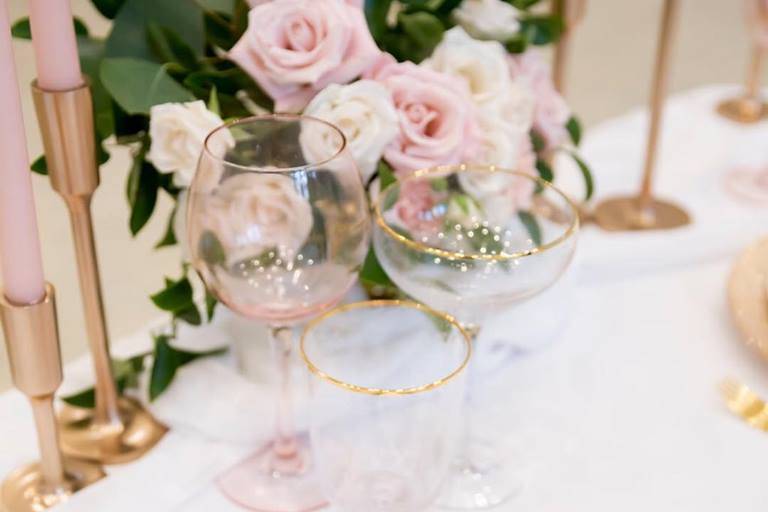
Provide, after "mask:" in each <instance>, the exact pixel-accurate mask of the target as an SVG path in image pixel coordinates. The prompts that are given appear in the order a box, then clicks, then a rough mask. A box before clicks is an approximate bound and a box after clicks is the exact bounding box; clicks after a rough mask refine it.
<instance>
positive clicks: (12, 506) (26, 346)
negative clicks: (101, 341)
mask: <svg viewBox="0 0 768 512" xmlns="http://www.w3.org/2000/svg"><path fill="white" fill-rule="evenodd" d="M0 319H2V323H3V333H4V334H5V343H6V346H7V348H8V359H9V361H10V367H11V376H12V378H13V383H14V385H15V386H16V387H17V388H18V389H19V391H21V392H22V393H24V394H25V395H26V396H27V398H28V399H29V402H30V404H31V406H32V413H33V415H34V419H35V427H36V428H37V439H38V444H39V447H40V462H36V463H34V464H30V465H28V466H25V467H22V468H20V469H18V470H16V471H14V472H13V473H11V474H10V475H9V476H8V477H7V478H6V479H5V481H4V482H3V484H2V487H1V488H0V510H8V511H9V512H39V511H41V510H43V509H46V508H49V507H52V506H54V505H57V504H59V503H61V502H63V501H66V500H67V499H68V498H69V496H71V495H72V494H73V493H75V492H77V491H78V490H80V489H82V488H83V487H86V486H88V485H90V484H92V483H93V482H96V481H97V480H100V479H101V478H103V477H104V471H102V469H101V466H99V465H98V464H95V463H93V462H87V461H83V460H77V459H71V458H64V457H62V455H61V450H60V449H59V438H58V427H57V424H56V417H55V415H54V412H53V395H54V393H55V392H56V390H57V389H58V388H59V385H61V379H62V375H61V353H60V351H59V337H58V328H57V324H56V301H55V294H54V289H53V286H51V285H50V284H49V285H47V286H46V295H45V297H44V298H43V300H41V301H40V302H39V303H37V304H32V305H17V304H12V303H11V302H10V301H9V300H7V299H6V298H5V297H4V296H2V297H0Z"/></svg>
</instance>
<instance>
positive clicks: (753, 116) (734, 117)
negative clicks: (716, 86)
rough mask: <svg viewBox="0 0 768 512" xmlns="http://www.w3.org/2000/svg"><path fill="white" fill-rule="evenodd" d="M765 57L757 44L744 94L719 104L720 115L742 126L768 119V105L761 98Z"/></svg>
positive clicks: (718, 111)
mask: <svg viewBox="0 0 768 512" xmlns="http://www.w3.org/2000/svg"><path fill="white" fill-rule="evenodd" d="M764 57H765V51H764V49H763V48H762V47H761V46H760V45H757V44H756V45H755V47H754V49H753V50H752V62H751V65H750V66H749V74H748V76H747V84H746V87H745V88H744V93H743V94H742V95H741V96H739V97H737V98H729V99H727V100H724V101H722V102H721V103H720V104H718V105H717V113H718V114H720V115H721V116H723V117H725V118H727V119H730V120H731V121H735V122H737V123H742V124H750V123H756V122H758V121H760V120H762V119H764V118H766V117H768V105H766V103H765V101H763V99H762V97H761V96H760V74H761V70H762V63H763V58H764Z"/></svg>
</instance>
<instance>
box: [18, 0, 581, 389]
mask: <svg viewBox="0 0 768 512" xmlns="http://www.w3.org/2000/svg"><path fill="white" fill-rule="evenodd" d="M92 2H93V5H94V6H95V7H96V8H97V9H98V10H99V12H100V13H101V14H102V15H104V16H105V17H107V18H109V19H112V20H113V24H112V29H111V32H110V33H109V34H108V35H107V36H106V37H105V38H96V37H93V36H91V35H90V34H89V32H88V29H87V28H86V27H85V25H84V24H83V23H82V22H80V21H79V20H75V25H76V29H77V33H78V42H79V50H80V57H81V63H82V67H83V71H84V72H85V73H86V74H87V75H88V76H89V78H90V83H91V86H92V91H93V96H94V105H95V109H94V116H95V126H96V133H95V134H94V136H95V138H96V140H97V141H98V142H99V144H98V148H99V161H100V163H104V162H106V161H107V160H108V158H109V154H108V152H107V151H105V149H104V148H103V146H104V144H105V142H106V141H112V140H114V141H116V142H117V144H120V145H124V146H128V147H130V148H131V151H132V153H133V155H134V158H133V165H132V167H131V169H130V170H129V172H128V178H127V186H126V192H127V200H128V202H129V204H130V206H131V214H130V218H129V219H128V225H129V229H130V230H131V233H132V234H133V235H137V234H138V233H139V232H141V230H142V228H143V227H144V226H145V225H146V224H147V222H148V221H149V220H150V218H151V217H152V216H153V214H154V212H155V206H156V203H157V199H158V196H159V195H160V194H164V195H167V196H168V197H170V198H171V199H172V200H173V201H174V203H175V208H174V209H173V211H172V213H171V215H170V218H169V219H168V221H167V225H168V228H167V230H166V233H165V235H164V236H163V238H162V239H161V240H159V241H158V243H157V248H158V249H159V248H163V247H168V246H172V245H176V244H180V245H182V252H185V251H184V249H183V245H184V237H185V235H184V227H183V221H184V218H183V217H184V216H183V212H184V205H185V201H186V190H187V188H188V187H189V185H190V183H191V181H192V178H193V177H194V173H195V168H196V165H197V160H198V156H199V154H200V151H201V148H202V144H203V139H204V137H205V135H206V134H207V133H208V132H209V131H211V130H212V129H213V128H215V127H216V126H218V125H220V124H221V123H222V122H224V121H226V120H230V119H234V118H239V117H244V116H249V115H253V114H262V113H268V112H303V113H305V114H307V115H311V116H315V117H318V118H322V119H325V120H327V121H330V122H332V123H334V124H335V125H337V126H339V127H340V128H341V129H342V131H343V132H344V133H345V135H346V136H347V138H348V146H349V149H350V151H351V153H352V156H353V157H354V159H355V160H356V162H357V164H358V166H359V170H360V173H361V176H362V179H363V182H364V183H366V184H367V185H371V183H372V182H374V181H375V180H376V179H377V177H378V179H379V182H380V183H379V185H380V186H383V185H386V184H387V183H388V182H390V181H391V180H393V179H396V178H397V176H398V175H402V174H404V173H408V172H410V171H413V170H415V169H417V168H423V167H431V166H434V165H442V164H455V163H492V164H496V165H498V166H500V167H509V168H515V169H518V170H521V171H523V172H529V173H531V174H538V175H540V176H541V177H542V178H544V179H546V180H552V179H553V177H554V176H553V171H552V168H551V166H550V162H551V157H552V155H553V153H554V152H555V151H558V150H564V151H567V152H568V153H570V154H571V155H573V157H574V158H575V159H576V162H577V164H578V167H579V168H580V169H581V170H582V172H583V174H584V177H585V180H586V191H587V198H589V196H590V195H591V193H592V181H591V177H590V174H589V171H588V169H587V167H586V165H584V163H583V162H582V161H581V160H580V159H579V158H578V156H577V155H576V153H575V149H574V148H575V147H576V146H577V145H578V143H579V138H580V128H579V124H578V122H577V120H576V118H575V117H574V116H573V115H572V113H571V111H570V109H569V107H568V105H567V104H566V102H565V101H564V100H563V98H562V97H561V96H560V95H559V94H558V93H557V91H556V90H555V88H554V86H553V84H552V80H551V78H550V72H549V65H548V64H547V62H546V60H545V59H544V58H543V56H542V54H541V53H540V51H539V50H538V49H537V48H536V47H540V46H544V45H547V44H550V43H552V42H554V41H555V40H556V39H557V37H558V36H559V34H560V32H561V30H562V23H561V21H560V20H559V19H558V18H557V17H556V16H554V15H551V14H548V13H542V12H541V7H546V6H542V5H540V2H539V0H366V1H365V2H363V0H249V1H248V2H246V1H245V0H185V1H183V2H180V1H179V0H92ZM13 31H14V34H15V35H16V36H17V37H22V38H25V37H29V25H28V21H27V20H20V21H19V22H17V23H16V25H15V26H14V29H13ZM32 168H33V170H34V171H36V172H40V173H45V161H44V159H43V158H42V157H41V158H40V159H38V160H36V161H35V162H34V164H33V166H32ZM361 280H362V281H363V283H364V284H366V285H367V287H368V288H369V289H375V288H376V287H379V290H380V289H381V288H380V287H381V286H385V287H387V286H390V284H391V283H389V281H388V280H387V278H386V274H385V273H384V272H383V271H382V270H381V268H380V267H379V266H378V263H377V262H376V260H375V257H374V256H373V255H372V253H371V255H370V256H369V258H368V259H367V261H366V264H365V267H364V268H363V270H362V272H361ZM195 286H201V285H197V284H194V285H193V280H190V279H189V266H188V264H187V263H186V262H185V261H182V262H181V271H180V275H179V276H178V277H174V278H166V279H165V285H164V287H163V288H162V289H161V290H160V291H158V292H157V293H156V294H154V295H152V297H151V300H152V301H153V302H154V303H155V305H156V306H157V307H158V308H160V309H161V310H163V311H166V312H168V313H169V314H170V316H171V318H172V322H171V327H170V329H168V330H167V331H164V332H162V333H158V334H157V335H156V336H155V351H154V354H153V355H154V359H153V361H154V363H153V367H152V371H151V378H150V397H151V398H154V397H156V396H158V395H159V394H160V393H162V392H163V390H164V389H165V388H166V387H167V385H168V384H169V383H170V382H171V380H172V379H173V375H174V373H175V372H176V370H177V368H178V367H179V366H181V365H183V364H186V363H187V362H188V361H190V360H193V359H194V358H196V357H199V356H201V355H204V354H194V353H190V352H185V351H181V350H178V349H175V348H174V347H173V344H172V342H173V339H174V337H175V333H176V330H177V326H178V325H179V323H180V322H184V323H188V324H192V325H199V324H201V323H202V322H203V321H204V319H207V320H210V319H211V318H212V317H213V314H214V308H215V304H216V303H215V300H214V299H213V298H212V297H211V296H210V295H207V294H206V301H205V304H206V307H205V310H206V311H201V308H199V307H198V305H197V303H196V301H195V296H196V293H195ZM202 293H203V291H202V290H200V292H199V294H200V295H201V294H202ZM148 355H150V354H142V355H140V356H137V357H136V358H133V359H132V360H130V361H117V362H116V368H118V369H119V370H120V371H118V372H117V373H118V377H119V378H120V379H122V380H121V387H124V386H130V385H131V384H134V383H135V381H136V379H135V377H136V373H137V372H139V371H142V370H143V367H144V357H145V356H148ZM83 397H85V398H83ZM78 400H79V403H80V404H84V403H86V402H87V401H88V398H87V393H85V394H84V395H82V396H80V397H79V398H78V399H77V400H76V401H78Z"/></svg>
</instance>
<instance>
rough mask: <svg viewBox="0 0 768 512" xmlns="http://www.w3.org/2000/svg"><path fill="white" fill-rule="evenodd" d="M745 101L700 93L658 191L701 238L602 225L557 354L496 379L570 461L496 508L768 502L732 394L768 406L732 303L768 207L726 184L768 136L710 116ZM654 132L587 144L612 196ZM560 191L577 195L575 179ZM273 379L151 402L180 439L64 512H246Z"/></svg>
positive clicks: (78, 366) (640, 117)
mask: <svg viewBox="0 0 768 512" xmlns="http://www.w3.org/2000/svg"><path fill="white" fill-rule="evenodd" d="M734 90H735V89H734V88H733V87H710V88H706V89H698V90H694V91H690V92H688V93H685V94H682V95H679V96H676V97H675V98H673V99H671V100H670V102H669V108H668V110H667V115H666V120H665V126H664V131H663V144H662V148H661V155H660V165H659V169H658V171H659V180H658V192H659V195H661V196H664V197H670V198H675V199H676V200H679V201H680V202H681V203H682V204H685V205H686V206H687V207H688V208H689V210H690V211H691V213H692V214H693V216H694V219H695V224H693V225H692V226H690V227H688V228H684V229H681V230H676V231H670V232H666V233H634V234H606V233H601V232H599V231H598V230H596V229H595V228H593V227H587V228H586V229H585V230H584V232H583V235H582V239H581V243H580V253H579V256H578V258H577V262H576V264H575V266H574V269H573V272H572V275H571V277H572V281H573V282H574V283H575V285H574V288H573V290H572V294H571V297H572V299H571V300H569V301H565V302H563V301H560V302H559V303H557V307H555V308H553V309H550V310H549V311H539V312H538V313H537V314H539V315H541V316H542V319H546V318H547V317H548V316H549V317H550V318H556V319H563V321H562V322H559V323H558V322H554V323H555V324H557V325H560V326H561V327H560V329H559V331H558V332H557V333H556V335H555V336H554V337H555V340H554V343H552V344H551V345H549V346H547V347H546V348H545V349H542V350H538V351H535V352H533V353H531V354H529V355H527V356H525V357H523V358H519V359H517V360H515V361H513V362H511V363H510V364H509V365H508V366H507V367H505V369H504V371H501V372H498V373H497V374H496V376H495V377H494V379H493V381H492V383H491V388H492V389H493V390H494V393H496V395H495V396H497V397H498V399H499V403H500V404H504V405H505V406H506V408H505V414H506V415H508V417H509V421H510V425H513V424H524V423H525V421H527V418H531V421H541V418H547V419H548V421H547V422H546V423H541V424H538V425H534V426H533V427H530V428H534V429H535V430H536V431H537V435H536V437H535V443H536V444H540V445H542V446H554V447H556V449H549V450H547V449H542V450H541V451H540V453H541V454H542V455H541V456H540V457H538V458H537V460H535V461H530V462H534V464H533V468H532V469H531V471H530V472H529V479H528V480H529V481H528V486H527V488H526V489H525V491H524V492H523V493H522V494H521V495H520V497H519V498H518V499H516V500H515V501H513V502H510V503H509V504H508V505H505V506H502V507H499V509H498V510H504V511H507V510H508V511H510V512H511V511H515V512H518V511H519V512H527V511H531V512H533V511H536V512H563V511H566V510H574V511H586V510H592V511H606V512H608V511H613V510H616V509H617V508H619V509H621V510H623V511H627V512H631V511H638V512H640V511H642V512H646V511H648V510H674V511H696V512H704V511H713V512H714V511H717V512H721V511H723V510H734V511H739V512H749V511H758V510H763V509H764V507H765V505H766V503H768V485H766V477H765V475H764V468H763V467H762V465H761V463H763V462H764V460H765V455H766V453H768V436H766V434H765V433H762V432H758V431H756V430H753V429H751V428H749V427H747V426H746V425H744V424H743V423H741V422H740V421H739V420H737V419H736V418H734V417H732V416H731V415H730V414H729V413H728V412H727V411H726V409H725V407H724V406H723V403H722V400H721V398H720V394H719V392H718V388H717V385H718V383H719V381H720V380H721V379H723V378H724V377H726V376H736V377H738V378H740V379H742V380H744V381H746V382H748V383H750V384H751V385H752V386H753V387H754V388H755V389H756V390H758V391H759V392H762V393H764V395H766V396H768V367H766V366H765V363H763V362H762V361H761V360H759V359H758V357H757V356H756V355H755V354H753V353H752V352H751V351H749V350H748V349H746V348H745V347H744V346H743V345H742V344H741V343H740V338H739V336H738V334H737V333H736V332H735V330H734V329H733V327H732V326H731V323H730V319H729V314H728V310H727V305H726V302H725V286H726V281H727V276H728V271H729V268H730V264H731V262H732V260H733V258H734V257H735V256H736V255H737V254H738V252H739V251H740V250H741V249H742V248H743V247H744V246H745V245H746V244H747V243H749V242H750V241H753V240H755V239H756V238H758V237H759V236H761V235H766V234H768V207H761V206H759V205H755V204H747V203H743V202H740V201H739V200H738V199H736V198H734V197H731V196H729V195H727V194H726V193H725V192H724V188H723V186H722V180H723V176H724V174H725V173H726V172H728V171H729V170H730V169H731V168H733V167H734V166H736V165H759V164H762V165H768V143H767V142H768V123H761V124H758V125H754V126H750V127H741V126H737V125H734V124H731V123H729V122H727V121H724V120H721V119H719V118H717V117H716V116H715V115H714V114H713V112H712V108H713V105H714V104H715V102H716V100H717V99H718V98H721V97H724V96H726V95H728V94H729V93H731V92H733V91H734ZM645 123H646V116H645V114H644V113H643V112H642V111H640V110H638V111H636V112H630V113H629V114H627V115H625V116H622V117H620V118H617V119H614V120H611V121H609V122H606V123H604V124H602V125H600V126H598V127H596V128H594V129H593V130H591V131H589V133H588V134H587V136H586V139H585V143H584V154H585V157H586V158H587V160H588V161H589V162H590V163H591V164H592V166H593V167H594V170H595V173H596V175H597V182H598V186H599V195H600V196H604V195H606V194H609V193H616V192H629V191H632V190H634V188H635V185H636V184H637V182H638V180H639V172H640V169H641V167H642V158H641V157H642V148H643V147H644V140H645ZM561 168H562V169H566V170H567V164H562V165H561ZM562 181H563V183H564V184H565V186H567V187H568V188H569V189H571V190H574V191H576V190H578V183H577V181H576V180H575V179H573V178H572V177H570V176H568V175H566V176H565V178H563V179H562ZM767 206H768V205H767ZM226 323H227V322H226V321H224V320H221V321H219V323H217V324H216V325H214V326H210V327H206V328H204V329H199V330H196V331H185V332H184V334H183V336H182V340H181V341H182V342H183V343H184V344H185V345H187V346H189V347H194V348H203V347H210V346H214V345H218V344H221V343H226V342H227V340H228V339H229V332H230V330H229V329H228V328H226V325H225V324H226ZM512 328H513V327H512ZM148 330H149V328H148V329H144V330H142V331H140V332H138V333H137V334H136V335H135V336H133V337H131V338H128V339H124V340H120V341H118V342H117V343H115V352H116V354H117V355H121V354H130V353H134V352H137V351H139V350H141V349H143V348H144V347H146V346H148V344H149V338H148V336H147V332H148ZM297 371H298V370H297ZM66 373H67V383H66V386H67V387H68V388H69V389H76V388H78V387H79V386H80V385H82V384H83V383H87V382H88V378H89V377H88V373H89V367H88V362H87V360H85V359H84V360H81V361H77V362H75V363H74V364H72V365H68V367H67V369H66ZM260 378H261V377H260V375H259V372H258V369H257V371H256V380H257V382H255V383H254V382H250V381H248V380H246V379H244V378H243V377H241V376H240V375H238V373H237V372H235V371H234V369H233V368H232V360H231V356H226V357H223V358H220V359H218V360H206V361H202V362H199V363H195V364H193V365H191V366H190V367H187V368H185V369H183V370H182V371H181V372H180V373H179V376H178V381H177V384H176V385H175V386H174V387H173V388H172V389H171V390H170V391H169V392H168V393H167V394H166V395H164V396H163V397H161V399H159V400H158V401H157V402H156V403H155V404H152V409H153V411H154V412H155V413H156V414H157V415H158V417H160V418H161V419H162V420H164V421H166V422H167V423H168V424H169V425H171V427H172V430H171V432H170V433H169V434H168V435H167V436H166V437H165V439H164V440H163V441H162V442H161V444H160V445H159V446H158V447H157V448H156V449H155V450H154V451H152V452H151V453H150V454H149V455H148V456H146V457H145V458H143V459H142V460H140V461H138V462H135V463H132V464H128V465H125V466H119V467H118V466H116V467H111V468H108V472H109V478H107V479H105V480H103V481H101V482H100V483H98V484H96V485H94V486H92V487H90V488H88V489H86V490H84V491H82V492H81V493H79V494H78V495H76V496H75V497H74V498H73V499H72V500H71V501H70V502H69V503H67V504H65V505H62V506H60V507H58V508H57V509H56V510H58V511H62V512H63V511H67V512H69V511H77V512H87V511H94V512H96V511H102V510H108V511H109V512H123V511H126V512H127V511H135V510H146V511H158V512H165V511H176V510H178V511H182V510H183V511H185V512H196V511H201V512H202V511H211V510H215V511H217V512H219V511H222V512H225V511H229V510H232V511H236V510H239V509H237V508H236V507H235V506H234V505H232V504H230V503H229V502H228V501H227V500H226V499H225V498H223V497H222V496H221V495H220V494H219V493H218V491H217V490H216V488H215V487H214V485H213V484H212V483H211V481H212V478H213V477H214V476H215V475H216V474H218V473H220V472H221V471H223V470H224V469H226V468H227V467H228V466H230V465H231V464H233V463H235V462H237V461H238V460H239V459H240V458H242V457H243V456H245V455H246V454H248V453H249V452H250V451H252V450H253V449H254V448H255V447H256V446H257V445H258V444H259V442H260V441H261V440H262V439H263V438H264V435H266V433H267V432H268V430H269V426H270V425H271V414H272V413H271V410H270V407H269V403H270V402H269V391H268V390H267V389H266V388H265V387H264V386H263V385H261V384H260V383H259V382H258V380H259V379H260ZM534 418H538V420H536V419H534ZM35 457H36V445H35V440H34V430H33V426H32V420H31V417H30V414H29V411H28V408H27V405H26V403H25V401H24V399H23V397H22V396H21V395H20V394H19V393H17V392H16V391H11V392H7V393H5V394H3V395H0V474H5V473H7V472H8V471H10V470H12V469H13V468H15V467H17V466H19V465H21V464H22V463H25V462H28V461H29V460H31V459H34V458H35ZM510 463H514V461H510ZM360 512H363V511H360Z"/></svg>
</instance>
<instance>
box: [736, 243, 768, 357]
mask: <svg viewBox="0 0 768 512" xmlns="http://www.w3.org/2000/svg"><path fill="white" fill-rule="evenodd" d="M728 303H729V306H730V309H731V315H732V317H733V320H734V323H735V324H736V327H737V328H738V329H739V331H740V332H741V334H742V335H743V337H744V341H745V342H746V343H747V345H749V346H751V347H754V348H756V349H757V350H758V351H759V352H760V354H761V355H762V356H763V357H764V358H766V359H768V238H764V239H762V240H760V241H758V242H756V243H755V244H753V245H751V246H750V247H748V248H747V249H746V250H745V251H744V252H743V253H742V254H741V255H740V256H739V258H738V259H737V260H736V263H735V264H734V266H733V269H732V270H731V275H730V278H729V279H728Z"/></svg>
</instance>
